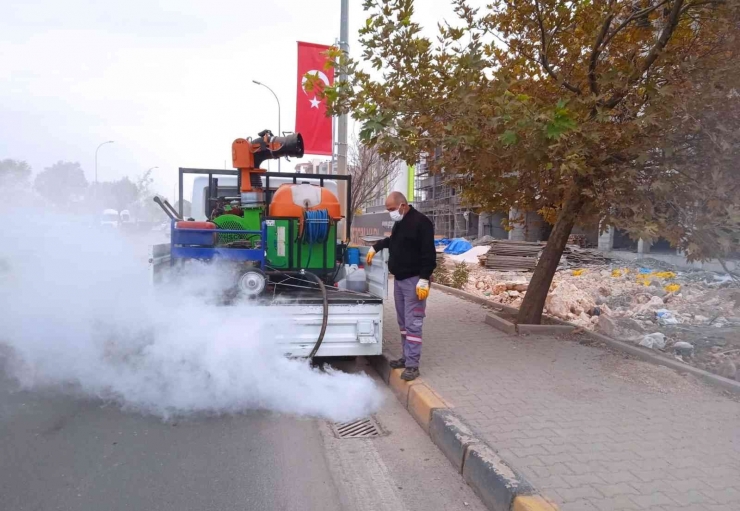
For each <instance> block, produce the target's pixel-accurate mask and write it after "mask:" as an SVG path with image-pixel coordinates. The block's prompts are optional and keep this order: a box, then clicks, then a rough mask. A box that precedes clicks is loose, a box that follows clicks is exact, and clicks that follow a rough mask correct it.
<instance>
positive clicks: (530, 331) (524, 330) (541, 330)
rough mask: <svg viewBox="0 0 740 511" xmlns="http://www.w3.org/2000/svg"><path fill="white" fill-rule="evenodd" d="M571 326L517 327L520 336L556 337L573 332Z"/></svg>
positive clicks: (573, 328)
mask: <svg viewBox="0 0 740 511" xmlns="http://www.w3.org/2000/svg"><path fill="white" fill-rule="evenodd" d="M575 329H576V327H575V326H571V325H517V331H518V332H519V334H520V335H558V334H569V333H571V332H572V331H573V330H575Z"/></svg>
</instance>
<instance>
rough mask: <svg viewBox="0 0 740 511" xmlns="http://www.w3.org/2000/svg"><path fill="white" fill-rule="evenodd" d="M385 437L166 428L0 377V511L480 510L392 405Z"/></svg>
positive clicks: (272, 419) (283, 427)
mask: <svg viewBox="0 0 740 511" xmlns="http://www.w3.org/2000/svg"><path fill="white" fill-rule="evenodd" d="M383 392H386V393H387V394H388V395H387V399H386V405H385V407H384V409H383V411H381V413H379V414H378V420H379V422H380V423H381V424H382V425H383V426H384V428H385V429H386V431H387V432H388V433H389V434H388V435H387V436H384V437H382V438H380V439H376V440H338V439H336V438H335V437H334V436H333V435H332V434H331V429H330V427H329V425H328V424H327V423H326V422H325V421H317V420H308V419H297V418H293V417H287V416H278V415H274V414H270V413H267V412H250V413H245V414H243V415H238V416H233V417H214V418H208V419H198V420H189V421H180V422H171V423H164V422H162V421H161V420H159V419H156V418H152V417H142V416H140V415H136V414H132V413H126V412H123V411H121V410H120V409H119V408H118V407H116V406H113V405H109V406H105V405H104V404H103V403H101V402H99V401H95V400H89V399H77V398H73V397H64V396H60V395H52V394H43V393H30V392H23V391H17V390H15V385H14V384H13V383H12V382H9V381H8V380H7V379H5V377H4V376H2V375H0V509H1V510H3V511H6V510H7V511H31V510H33V511H36V510H42V511H46V510H64V511H67V510H70V511H72V510H74V511H77V510H80V511H99V510H103V509H105V510H110V511H115V510H137V511H149V510H166V511H169V510H172V511H190V510H192V511H196V510H197V511H206V510H207V511H220V510H229V511H231V510H263V509H264V510H268V509H269V510H273V509H274V510H281V509H284V510H291V511H293V510H314V509H321V510H322V511H323V510H326V511H333V510H340V509H342V510H365V509H367V510H371V509H372V510H381V511H382V510H388V511H406V510H408V511H416V510H419V511H421V510H427V511H432V510H437V509H438V510H443V509H445V510H446V509H452V510H455V509H459V510H463V509H464V510H479V511H482V510H483V509H484V508H483V507H482V505H481V504H480V502H479V501H478V500H477V498H476V497H475V496H474V495H473V494H472V492H471V491H470V489H469V488H468V487H467V486H465V485H464V484H463V483H462V482H461V479H460V477H459V475H458V474H457V473H456V472H455V471H454V469H452V467H451V466H450V465H449V464H448V462H447V460H446V459H444V457H442V455H441V454H440V453H439V452H438V451H437V449H436V448H435V447H434V446H433V445H432V444H431V443H430V442H429V440H428V438H427V437H426V436H425V435H424V433H423V432H422V430H421V429H420V428H419V427H418V426H417V425H416V423H415V422H413V420H412V419H411V418H410V417H409V416H408V414H407V413H406V411H405V410H403V409H402V408H401V407H400V406H399V405H398V403H397V402H396V401H395V399H393V397H392V396H391V395H390V393H389V392H387V389H385V388H383Z"/></svg>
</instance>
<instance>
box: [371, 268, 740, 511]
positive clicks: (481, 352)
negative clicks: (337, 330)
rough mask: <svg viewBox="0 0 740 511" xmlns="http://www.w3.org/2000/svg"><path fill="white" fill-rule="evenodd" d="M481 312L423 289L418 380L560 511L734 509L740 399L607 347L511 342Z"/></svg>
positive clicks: (388, 336) (390, 322)
mask: <svg viewBox="0 0 740 511" xmlns="http://www.w3.org/2000/svg"><path fill="white" fill-rule="evenodd" d="M391 285H392V283H391ZM389 294H390V295H391V296H390V299H389V300H387V301H386V306H385V307H386V308H385V315H386V318H387V319H386V322H385V328H384V336H385V342H386V349H387V351H389V352H390V353H391V354H392V355H393V357H394V358H396V357H397V356H399V355H400V337H399V332H398V325H397V324H396V321H395V317H396V316H395V309H394V304H393V297H392V294H393V293H389ZM485 313H486V311H485V309H484V308H483V307H481V306H480V305H477V304H475V303H472V302H467V301H465V300H462V299H460V298H457V297H454V296H450V295H447V294H445V293H443V292H441V291H439V290H438V291H434V290H433V291H432V294H431V297H430V299H429V303H428V305H427V318H426V320H425V322H424V348H423V353H422V359H421V375H422V378H423V379H424V380H425V381H426V382H427V384H428V385H429V386H430V387H432V388H433V389H434V390H435V391H437V392H438V393H439V394H440V395H441V396H442V397H443V398H444V399H445V400H447V401H448V402H449V403H450V404H451V405H452V406H454V410H455V412H456V413H457V414H458V415H460V416H461V417H462V418H463V419H464V420H466V421H467V422H468V424H469V425H470V426H472V427H473V429H474V430H476V432H477V433H478V435H479V436H480V437H481V438H484V439H485V440H486V441H487V442H488V444H489V445H491V446H492V447H493V448H494V449H496V450H497V451H498V452H499V454H500V455H501V457H502V458H504V459H505V460H506V461H508V462H509V464H511V465H512V466H513V467H515V468H516V469H518V470H519V471H520V472H521V473H522V474H523V475H524V476H525V477H526V478H527V479H529V481H530V482H531V483H532V484H533V485H534V486H535V487H537V488H538V489H539V490H541V492H542V494H543V495H545V496H546V497H548V498H550V499H551V500H552V501H554V502H555V503H557V504H558V505H559V506H560V509H561V510H562V511H577V510H589V511H591V510H598V511H606V510H620V511H621V510H633V509H637V510H640V509H649V510H665V511H668V510H670V511H677V510H692V511H693V510H696V511H700V510H701V511H703V510H712V511H719V510H723V511H737V510H738V509H740V403H739V402H737V401H735V400H733V399H731V398H728V397H725V396H723V395H722V394H721V393H720V392H719V391H717V390H716V389H714V388H712V387H708V386H706V385H705V384H704V383H701V382H699V381H698V380H696V379H695V378H693V377H691V376H682V375H680V374H678V373H677V372H675V371H673V370H672V369H668V368H665V367H659V366H655V365H652V364H648V363H645V362H641V361H637V360H633V359H630V358H628V357H625V356H624V355H622V354H620V353H615V352H611V351H608V350H606V349H604V348H599V347H591V346H587V345H581V344H579V343H578V342H574V341H568V340H562V339H556V338H554V337H545V336H542V337H540V336H537V337H534V336H531V337H514V336H508V335H506V334H504V333H502V332H500V331H498V330H496V329H494V328H493V327H490V326H488V325H486V324H485V323H484V322H483V319H484V317H485Z"/></svg>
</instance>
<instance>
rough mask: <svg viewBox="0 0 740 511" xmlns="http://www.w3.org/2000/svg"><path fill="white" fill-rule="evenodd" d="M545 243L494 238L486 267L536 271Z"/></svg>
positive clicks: (487, 256)
mask: <svg viewBox="0 0 740 511" xmlns="http://www.w3.org/2000/svg"><path fill="white" fill-rule="evenodd" d="M544 248H545V244H544V243H530V242H526V241H507V240H494V241H493V242H492V243H491V245H490V248H489V250H488V253H487V255H486V259H485V267H486V268H488V269H489V270H498V271H534V269H535V267H536V266H537V260H538V258H539V256H540V253H541V252H542V250H543V249H544Z"/></svg>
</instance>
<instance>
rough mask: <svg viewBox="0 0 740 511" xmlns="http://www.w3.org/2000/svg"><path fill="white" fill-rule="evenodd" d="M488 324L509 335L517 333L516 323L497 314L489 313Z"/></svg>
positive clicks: (487, 316)
mask: <svg viewBox="0 0 740 511" xmlns="http://www.w3.org/2000/svg"><path fill="white" fill-rule="evenodd" d="M486 324H487V325H491V326H492V327H494V328H496V329H498V330H501V331H502V332H504V333H507V334H509V335H516V325H515V324H514V323H512V322H511V321H506V320H505V319H504V318H502V317H501V316H497V315H496V314H487V315H486Z"/></svg>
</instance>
